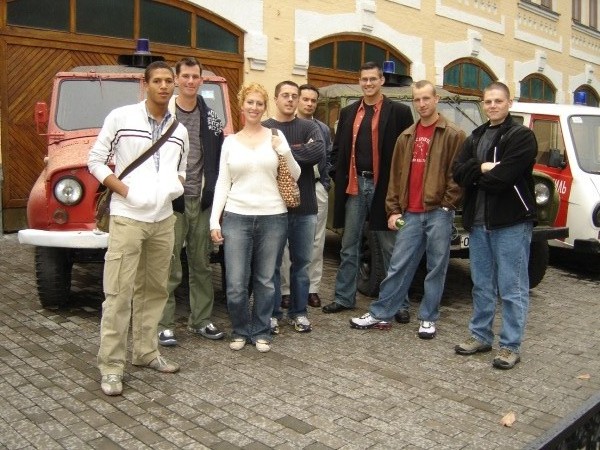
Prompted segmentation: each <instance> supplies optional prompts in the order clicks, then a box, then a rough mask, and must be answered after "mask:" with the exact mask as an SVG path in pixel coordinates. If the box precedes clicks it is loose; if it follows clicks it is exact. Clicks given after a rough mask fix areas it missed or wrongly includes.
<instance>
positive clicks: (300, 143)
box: [263, 81, 325, 333]
mask: <svg viewBox="0 0 600 450" xmlns="http://www.w3.org/2000/svg"><path fill="white" fill-rule="evenodd" d="M298 97H299V89H298V85H297V84H296V83H294V82H293V81H282V82H281V83H279V84H278V85H277V86H276V87H275V106H276V108H277V110H276V112H275V117H273V118H270V119H267V120H265V121H264V122H263V125H264V126H265V127H269V128H277V129H278V130H281V131H282V132H283V134H284V136H285V138H286V139H287V141H288V143H289V144H290V147H291V149H292V154H293V155H294V158H295V159H296V161H297V162H298V164H299V165H300V168H301V169H302V172H301V174H300V178H299V179H298V186H299V188H300V206H298V207H297V208H290V209H289V210H288V221H289V222H288V245H289V252H290V261H291V266H290V306H289V309H288V319H289V321H290V324H291V325H293V327H294V329H295V330H296V331H297V332H299V333H305V332H309V331H311V330H312V326H311V324H310V322H309V320H308V317H307V304H308V291H309V287H310V279H309V277H308V267H309V265H310V261H311V258H312V244H313V241H314V238H315V230H316V226H317V197H316V193H315V174H314V169H313V166H314V165H315V164H317V163H319V161H321V159H322V158H323V155H324V154H325V142H324V141H323V136H322V133H321V130H319V127H318V126H317V125H316V124H315V123H314V122H312V121H310V120H305V119H300V118H298V117H296V116H295V113H296V108H297V106H298ZM281 257H282V255H280V256H279V263H278V265H277V266H278V267H277V270H276V273H275V299H274V302H273V303H274V305H273V319H272V320H271V329H272V330H273V332H275V333H276V332H277V331H278V320H279V319H281V317H282V313H281V309H280V301H281V278H280V266H281Z"/></svg>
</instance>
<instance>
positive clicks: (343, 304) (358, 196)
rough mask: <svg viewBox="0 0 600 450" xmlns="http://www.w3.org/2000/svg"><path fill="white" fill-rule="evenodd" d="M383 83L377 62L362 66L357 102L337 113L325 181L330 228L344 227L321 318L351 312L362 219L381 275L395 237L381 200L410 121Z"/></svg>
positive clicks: (407, 109) (407, 113) (353, 301)
mask: <svg viewBox="0 0 600 450" xmlns="http://www.w3.org/2000/svg"><path fill="white" fill-rule="evenodd" d="M384 81H385V79H384V77H383V71H382V70H381V67H380V66H379V65H378V64H377V63H374V62H367V63H365V64H363V65H362V66H361V68H360V75H359V83H360V87H361V89H362V91H363V97H362V99H361V100H359V101H357V102H355V103H353V104H351V105H349V106H346V107H345V108H344V109H342V111H341V112H340V118H339V121H338V127H337V131H336V133H335V140H334V142H333V149H332V153H331V164H332V167H333V168H334V170H333V171H332V173H331V177H332V179H333V180H334V181H335V203H334V210H333V211H334V212H333V215H334V219H333V226H334V227H335V228H344V235H343V237H342V249H341V251H340V257H341V261H340V266H339V268H338V272H337V276H336V281H335V301H334V302H332V303H330V304H328V305H325V306H324V307H323V312H325V313H336V312H339V311H344V310H347V309H354V305H355V303H356V280H357V275H358V267H359V259H360V249H361V245H360V244H361V239H362V229H363V226H364V223H365V221H366V220H367V218H368V220H369V228H370V230H373V231H376V232H377V237H378V240H379V242H380V244H381V250H382V252H383V259H384V265H385V270H386V271H387V265H388V263H389V260H390V256H391V254H392V250H393V248H394V239H395V232H393V231H390V230H388V227H387V217H386V212H385V197H386V195H387V188H388V181H389V178H390V166H391V164H392V153H393V152H394V146H395V144H396V139H397V138H398V136H399V135H400V133H402V131H404V130H405V129H406V128H408V127H409V126H410V125H412V124H413V116H412V113H411V111H410V108H409V107H408V106H406V105H403V104H401V103H397V102H393V101H392V100H390V99H388V98H387V97H385V96H384V95H383V94H382V93H381V87H382V86H383V83H384ZM402 320H403V321H404V320H405V321H408V318H402Z"/></svg>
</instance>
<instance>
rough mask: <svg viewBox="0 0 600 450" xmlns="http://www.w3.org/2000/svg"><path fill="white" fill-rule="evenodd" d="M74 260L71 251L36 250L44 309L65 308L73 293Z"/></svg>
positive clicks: (39, 284) (41, 299)
mask: <svg viewBox="0 0 600 450" xmlns="http://www.w3.org/2000/svg"><path fill="white" fill-rule="evenodd" d="M72 268H73V260H72V259H71V255H70V254H69V250H67V249H64V248H56V247H36V248H35V276H36V279H37V288H38V296H39V298H40V303H41V304H42V306H43V307H44V308H57V307H61V306H64V305H65V304H66V303H67V301H68V299H69V293H70V291H71V269H72Z"/></svg>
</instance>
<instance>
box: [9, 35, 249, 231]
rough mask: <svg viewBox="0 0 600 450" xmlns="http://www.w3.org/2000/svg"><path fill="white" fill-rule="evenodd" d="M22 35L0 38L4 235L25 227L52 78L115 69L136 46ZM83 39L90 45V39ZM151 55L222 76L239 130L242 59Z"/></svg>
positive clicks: (165, 49) (166, 50) (167, 49)
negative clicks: (39, 106)
mask: <svg viewBox="0 0 600 450" xmlns="http://www.w3.org/2000/svg"><path fill="white" fill-rule="evenodd" d="M27 34H30V35H31V36H30V37H29V36H9V35H6V34H4V35H0V54H1V55H4V56H3V57H2V56H0V58H2V60H1V61H0V75H2V76H0V94H1V98H0V106H1V107H2V109H1V111H2V134H1V136H2V168H3V172H4V183H3V188H2V205H3V210H4V211H3V212H4V231H15V230H17V229H19V228H23V227H24V226H25V225H26V224H25V211H24V208H25V207H26V204H27V198H28V196H29V191H30V190H31V187H32V186H33V184H34V182H35V180H36V179H37V177H38V175H39V173H40V172H41V170H42V168H43V160H44V156H45V155H46V148H45V138H44V137H43V136H40V135H38V133H37V131H36V128H35V123H34V119H33V111H34V107H35V103H36V102H37V101H40V100H43V101H46V102H49V101H50V95H51V89H52V79H53V76H54V74H55V73H56V72H59V71H64V70H70V69H71V68H73V67H75V66H81V65H98V64H116V61H117V57H118V55H120V54H131V53H132V52H133V49H134V47H135V42H134V41H133V40H131V41H129V43H127V42H123V41H121V42H120V43H119V44H120V45H113V46H107V45H106V44H105V43H104V45H101V44H98V43H92V42H77V43H75V42H64V41H60V40H55V41H52V40H49V39H47V38H46V36H44V33H43V32H40V31H36V32H34V31H28V32H27ZM50 34H52V33H50ZM54 34H56V33H54ZM82 39H84V40H85V39H87V40H88V41H89V40H90V37H89V36H87V37H82ZM93 40H95V41H108V39H102V38H94V39H93ZM112 41H115V40H114V39H113V40H112ZM151 50H152V53H153V54H160V55H162V56H164V57H165V58H166V60H167V61H168V62H169V63H172V64H174V63H175V62H176V61H177V60H179V59H180V58H182V57H184V56H194V57H196V58H198V59H199V60H200V61H201V62H202V64H203V65H204V67H205V69H208V70H211V71H213V72H214V73H215V74H217V75H220V76H222V77H225V78H226V79H227V81H228V85H229V91H230V102H231V103H232V106H233V107H232V112H234V117H233V122H234V123H233V126H234V129H237V128H238V124H239V115H238V114H237V111H238V109H239V108H237V107H236V103H235V102H236V98H235V97H236V96H235V93H236V92H237V91H238V90H239V87H240V86H241V82H242V76H243V61H242V58H241V57H240V58H238V57H237V55H232V57H231V58H229V59H224V58H223V57H221V58H217V57H214V56H213V57H210V55H209V56H207V53H209V52H202V51H199V50H194V49H189V48H181V47H173V46H168V45H164V44H163V45H159V44H153V43H151ZM11 209H16V210H14V211H11Z"/></svg>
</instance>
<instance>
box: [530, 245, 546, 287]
mask: <svg viewBox="0 0 600 450" xmlns="http://www.w3.org/2000/svg"><path fill="white" fill-rule="evenodd" d="M549 258H550V249H549V247H548V241H536V242H532V243H531V246H530V248H529V289H533V288H534V287H536V286H537V285H538V284H540V282H541V281H542V279H543V278H544V275H545V274H546V268H547V267H548V260H549Z"/></svg>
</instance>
